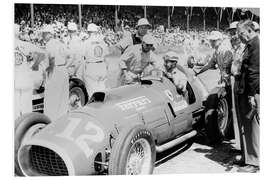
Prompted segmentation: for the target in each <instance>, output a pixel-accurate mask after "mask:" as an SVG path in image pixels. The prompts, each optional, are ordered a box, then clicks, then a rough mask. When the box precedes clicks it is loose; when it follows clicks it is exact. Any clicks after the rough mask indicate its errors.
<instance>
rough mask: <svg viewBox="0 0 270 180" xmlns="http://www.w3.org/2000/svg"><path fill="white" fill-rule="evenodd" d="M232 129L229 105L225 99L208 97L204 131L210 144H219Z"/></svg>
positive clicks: (214, 96) (215, 96) (213, 96)
mask: <svg viewBox="0 0 270 180" xmlns="http://www.w3.org/2000/svg"><path fill="white" fill-rule="evenodd" d="M231 128H232V122H231V117H230V110H229V104H228V101H227V99H226V97H221V98H218V96H217V95H210V96H209V97H208V100H207V103H206V113H205V129H206V134H207V137H208V140H209V141H210V143H211V144H218V143H221V142H222V140H223V139H224V138H225V137H227V136H228V135H229V133H230V132H231V130H232V129H231Z"/></svg>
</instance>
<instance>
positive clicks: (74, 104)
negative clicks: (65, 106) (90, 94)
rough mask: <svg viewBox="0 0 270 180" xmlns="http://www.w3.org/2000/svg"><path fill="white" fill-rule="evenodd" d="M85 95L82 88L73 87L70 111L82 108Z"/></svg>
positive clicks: (70, 97)
mask: <svg viewBox="0 0 270 180" xmlns="http://www.w3.org/2000/svg"><path fill="white" fill-rule="evenodd" d="M84 98H85V95H84V93H83V91H82V89H81V88H80V87H73V88H72V89H71V90H70V93H69V110H73V109H77V108H79V107H82V106H83V105H84V104H85V102H84Z"/></svg>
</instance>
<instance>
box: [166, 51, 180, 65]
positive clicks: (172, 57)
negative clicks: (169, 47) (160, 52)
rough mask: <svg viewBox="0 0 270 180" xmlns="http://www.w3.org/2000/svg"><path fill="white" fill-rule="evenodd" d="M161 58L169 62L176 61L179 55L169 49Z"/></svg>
mask: <svg viewBox="0 0 270 180" xmlns="http://www.w3.org/2000/svg"><path fill="white" fill-rule="evenodd" d="M163 60H164V62H165V63H166V62H167V61H171V62H176V63H177V62H178V60H179V56H178V54H177V53H176V52H174V51H169V52H167V53H166V54H165V55H164V56H163Z"/></svg>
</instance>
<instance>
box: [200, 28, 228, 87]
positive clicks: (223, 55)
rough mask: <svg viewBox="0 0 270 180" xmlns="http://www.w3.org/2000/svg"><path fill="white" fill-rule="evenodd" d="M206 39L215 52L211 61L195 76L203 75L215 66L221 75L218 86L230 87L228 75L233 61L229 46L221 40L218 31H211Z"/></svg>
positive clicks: (221, 36)
mask: <svg viewBox="0 0 270 180" xmlns="http://www.w3.org/2000/svg"><path fill="white" fill-rule="evenodd" d="M208 39H209V41H210V43H211V46H212V48H213V49H214V50H215V52H214V54H213V56H212V58H211V60H210V61H209V62H208V63H207V64H206V65H205V66H204V67H203V68H202V69H201V70H200V71H199V72H198V73H196V75H198V74H200V73H203V72H205V71H207V70H208V69H210V68H213V67H215V65H217V66H218V68H219V70H220V75H221V77H220V81H219V85H220V86H226V85H230V84H229V74H230V72H231V64H232V61H233V54H232V52H231V44H230V43H227V42H226V41H224V40H223V34H222V33H221V32H219V31H212V32H211V33H210V36H209V37H208Z"/></svg>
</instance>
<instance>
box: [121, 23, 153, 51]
mask: <svg viewBox="0 0 270 180" xmlns="http://www.w3.org/2000/svg"><path fill="white" fill-rule="evenodd" d="M150 28H151V24H150V23H149V22H148V20H147V19H146V18H141V19H139V21H138V23H137V25H136V29H137V32H136V33H135V34H131V36H127V37H125V38H124V39H122V40H121V41H120V42H119V43H118V44H117V45H116V47H117V48H118V49H119V50H120V51H121V54H123V53H124V51H125V50H126V49H127V48H128V47H129V46H131V45H136V44H141V43H142V38H143V36H144V35H146V34H147V31H148V29H150Z"/></svg>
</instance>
